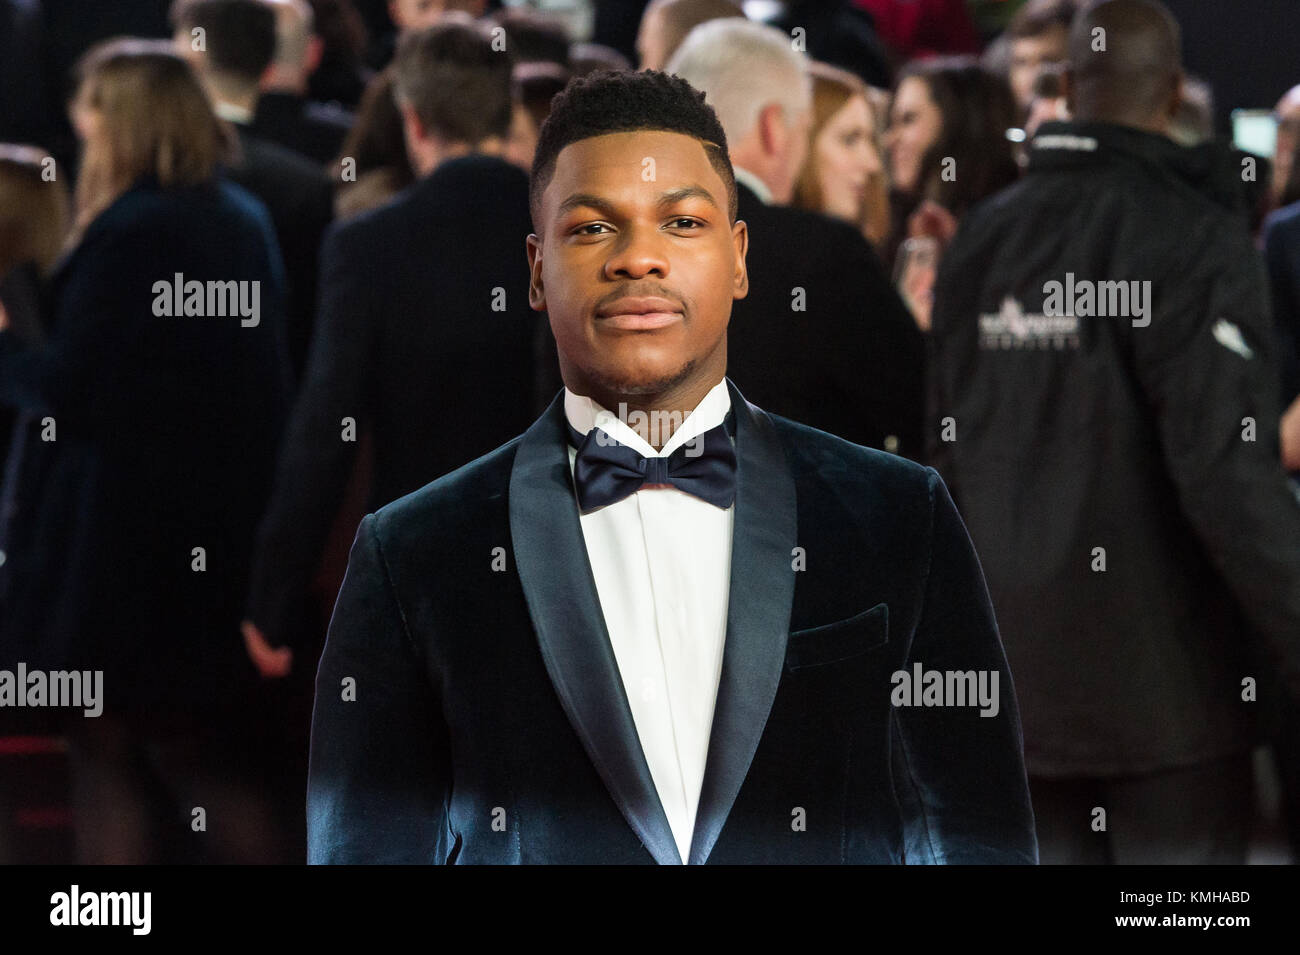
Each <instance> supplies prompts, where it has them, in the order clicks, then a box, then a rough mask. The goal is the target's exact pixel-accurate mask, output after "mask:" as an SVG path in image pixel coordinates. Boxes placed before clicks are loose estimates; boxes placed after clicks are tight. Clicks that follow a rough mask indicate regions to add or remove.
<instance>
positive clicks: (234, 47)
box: [172, 0, 333, 377]
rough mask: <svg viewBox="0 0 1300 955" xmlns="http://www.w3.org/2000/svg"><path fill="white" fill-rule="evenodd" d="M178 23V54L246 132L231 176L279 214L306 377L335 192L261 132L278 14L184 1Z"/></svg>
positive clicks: (217, 1) (295, 354) (318, 172)
mask: <svg viewBox="0 0 1300 955" xmlns="http://www.w3.org/2000/svg"><path fill="white" fill-rule="evenodd" d="M172 24H173V27H174V29H175V34H174V41H175V44H176V48H177V50H178V52H179V53H180V54H181V55H182V56H184V57H185V58H186V59H188V60H189V61H190V63H191V65H193V66H194V68H195V69H196V70H197V71H198V73H199V76H200V78H201V79H202V80H203V84H204V87H205V88H206V89H207V91H208V96H209V98H210V99H211V100H212V105H213V108H214V109H216V111H217V115H218V116H220V117H221V118H222V119H224V120H226V121H227V122H229V123H231V124H232V125H233V126H234V128H235V129H236V131H237V132H238V134H239V151H240V158H239V159H238V160H237V161H236V162H234V163H233V164H232V165H231V166H230V167H229V168H228V169H227V170H226V174H227V175H228V176H229V177H230V178H231V179H232V180H234V181H235V182H237V183H239V185H241V186H243V187H244V188H245V189H247V190H248V191H249V192H251V193H253V195H255V196H257V198H259V199H261V200H262V202H263V203H265V204H266V207H267V210H268V211H269V212H270V213H271V221H272V222H273V223H274V224H275V235H276V238H277V239H278V240H279V242H280V251H281V253H282V255H283V256H284V267H285V272H286V273H287V277H288V295H289V298H288V308H287V315H288V321H289V336H288V338H289V355H290V358H291V360H292V362H293V370H294V374H295V377H301V375H302V369H303V364H304V362H305V361H306V355H307V343H308V341H310V340H311V329H312V323H313V321H314V318H315V311H316V270H317V265H318V262H319V256H320V243H321V237H322V236H323V235H324V234H325V229H326V228H327V227H328V226H329V223H330V219H331V218H332V217H333V192H332V190H331V188H330V183H329V180H328V179H327V178H326V177H325V172H324V170H322V169H321V168H320V166H318V165H317V164H316V163H314V162H312V161H311V160H309V159H307V158H305V157H303V156H300V155H299V154H298V153H295V152H293V151H292V150H289V149H285V148H284V147H282V146H277V145H276V144H275V143H271V142H267V141H266V140H264V139H262V138H261V137H260V136H258V135H257V134H256V133H254V132H253V117H254V112H255V110H256V109H257V101H258V97H259V84H260V83H261V81H262V77H263V76H264V75H265V74H266V72H267V68H268V67H269V66H270V65H271V60H272V57H273V56H274V54H275V15H274V13H273V12H272V10H271V8H270V6H268V5H267V4H266V3H263V2H261V0H177V2H176V3H175V4H174V5H173V7H172ZM195 30H202V31H203V33H202V34H199V35H196V34H195V33H194V31H195Z"/></svg>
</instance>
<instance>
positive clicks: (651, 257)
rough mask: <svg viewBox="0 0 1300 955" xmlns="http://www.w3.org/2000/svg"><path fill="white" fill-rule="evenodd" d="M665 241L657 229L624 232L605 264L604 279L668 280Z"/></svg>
mask: <svg viewBox="0 0 1300 955" xmlns="http://www.w3.org/2000/svg"><path fill="white" fill-rule="evenodd" d="M665 243H666V238H665V236H664V235H663V234H662V233H660V232H659V230H658V229H656V228H652V227H648V226H641V227H633V228H629V229H626V230H625V231H624V233H623V235H622V236H621V237H620V240H619V244H618V247H617V248H616V249H615V250H614V254H613V255H611V256H610V257H609V260H608V261H607V262H606V263H605V274H606V277H607V278H632V279H637V278H643V277H644V276H646V275H658V276H659V278H666V277H667V276H668V268H669V266H668V254H667V248H666V244H665Z"/></svg>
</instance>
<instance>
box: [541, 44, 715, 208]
mask: <svg viewBox="0 0 1300 955" xmlns="http://www.w3.org/2000/svg"><path fill="white" fill-rule="evenodd" d="M651 130H658V131H663V132H669V133H682V134H683V135H686V136H692V137H694V138H695V139H698V140H700V142H701V143H702V144H703V145H704V150H705V152H706V153H707V154H708V156H709V162H710V164H711V165H712V166H713V168H714V170H716V171H717V173H718V175H719V176H721V177H722V181H723V183H725V184H726V187H727V212H728V214H729V215H730V216H731V221H732V222H735V221H736V175H735V172H734V171H733V170H732V168H731V156H730V154H728V152H727V134H726V133H724V132H723V131H722V124H721V123H720V122H718V116H717V114H716V113H715V112H714V111H713V107H712V106H710V105H709V104H708V103H706V102H704V94H703V93H701V92H700V91H699V90H697V89H696V88H695V87H693V86H691V84H689V83H687V82H686V81H685V80H684V79H682V78H681V77H679V76H672V75H670V74H668V73H662V72H660V71H658V70H641V71H639V72H634V71H630V70H598V71H596V72H595V73H589V74H588V75H586V76H581V77H577V78H575V79H573V80H570V81H569V84H568V86H566V87H565V88H564V90H563V91H562V92H560V93H559V95H557V96H556V97H555V99H554V100H553V101H552V103H551V115H550V116H548V117H547V118H546V122H545V123H543V124H542V128H541V132H540V133H539V134H538V137H537V152H536V154H535V155H534V156H533V169H532V176H531V180H530V182H529V188H528V201H529V204H530V206H531V207H532V213H533V225H534V227H535V228H536V227H537V226H538V225H540V221H539V220H540V216H539V215H538V213H539V211H540V209H541V202H542V193H543V192H544V191H545V190H546V186H547V184H548V183H549V182H550V181H551V177H552V176H553V175H554V174H555V160H556V157H558V156H559V155H560V150H562V149H564V147H565V146H568V145H569V144H570V143H576V142H578V141H579V140H583V139H590V138H591V137H593V136H604V135H606V134H608V133H634V132H641V131H651Z"/></svg>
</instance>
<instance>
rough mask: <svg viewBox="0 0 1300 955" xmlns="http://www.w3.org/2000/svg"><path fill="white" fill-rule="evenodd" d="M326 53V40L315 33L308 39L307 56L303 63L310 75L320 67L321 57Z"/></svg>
mask: <svg viewBox="0 0 1300 955" xmlns="http://www.w3.org/2000/svg"><path fill="white" fill-rule="evenodd" d="M324 55H325V41H324V40H322V39H321V38H320V37H319V36H318V35H317V34H315V33H313V34H312V35H311V39H310V40H308V41H307V57H306V59H305V60H304V61H303V64H302V65H303V69H305V70H306V71H307V75H308V76H311V75H312V74H313V73H315V72H316V70H318V69H319V68H320V61H321V57H323V56H324Z"/></svg>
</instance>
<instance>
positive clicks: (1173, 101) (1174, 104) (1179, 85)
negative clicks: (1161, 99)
mask: <svg viewBox="0 0 1300 955" xmlns="http://www.w3.org/2000/svg"><path fill="white" fill-rule="evenodd" d="M1186 82H1187V75H1186V74H1185V73H1183V71H1182V70H1179V71H1178V73H1177V74H1175V76H1174V78H1173V82H1172V84H1171V86H1172V89H1171V90H1170V92H1169V105H1168V106H1167V107H1166V109H1167V115H1168V117H1169V118H1170V119H1171V120H1172V119H1173V118H1174V117H1175V116H1177V115H1178V110H1179V107H1181V106H1182V105H1183V84H1184V83H1186Z"/></svg>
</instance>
